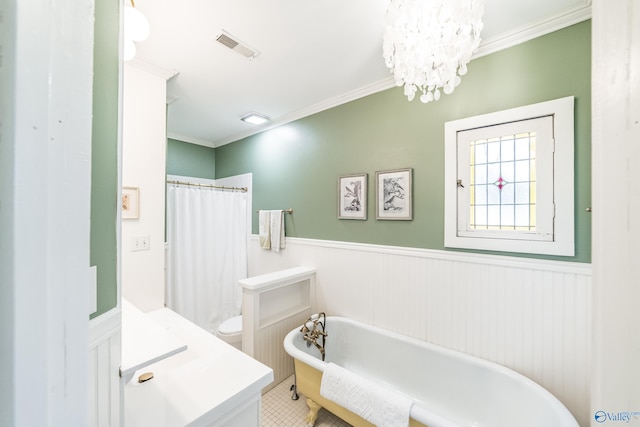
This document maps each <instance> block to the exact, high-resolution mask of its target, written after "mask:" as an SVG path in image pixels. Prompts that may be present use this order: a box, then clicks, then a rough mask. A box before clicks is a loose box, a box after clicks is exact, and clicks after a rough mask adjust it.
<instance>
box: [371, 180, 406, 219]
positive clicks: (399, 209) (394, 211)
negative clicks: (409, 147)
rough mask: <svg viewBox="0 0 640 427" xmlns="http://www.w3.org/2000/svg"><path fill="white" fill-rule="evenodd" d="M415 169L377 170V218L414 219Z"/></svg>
mask: <svg viewBox="0 0 640 427" xmlns="http://www.w3.org/2000/svg"><path fill="white" fill-rule="evenodd" d="M412 175H413V169H412V168H404V169H394V170H386V171H377V172H376V219H379V220H400V221H411V220H413V188H412V187H413V183H412V180H413V177H412Z"/></svg>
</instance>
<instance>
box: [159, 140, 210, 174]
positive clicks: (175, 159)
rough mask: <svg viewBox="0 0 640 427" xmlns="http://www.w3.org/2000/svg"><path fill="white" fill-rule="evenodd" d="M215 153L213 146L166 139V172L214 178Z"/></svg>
mask: <svg viewBox="0 0 640 427" xmlns="http://www.w3.org/2000/svg"><path fill="white" fill-rule="evenodd" d="M215 162H216V154H215V150H214V149H213V148H209V147H203V146H201V145H194V144H189V143H187V142H182V141H178V140H175V139H169V140H167V174H168V175H183V176H193V177H196V178H207V179H214V178H215V176H216V174H215V171H216V169H215V167H216V164H215Z"/></svg>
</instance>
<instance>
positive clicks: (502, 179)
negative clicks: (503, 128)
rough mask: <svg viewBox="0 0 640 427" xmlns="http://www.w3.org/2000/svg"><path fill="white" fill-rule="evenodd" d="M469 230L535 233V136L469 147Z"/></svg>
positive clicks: (522, 135) (480, 141)
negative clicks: (533, 231)
mask: <svg viewBox="0 0 640 427" xmlns="http://www.w3.org/2000/svg"><path fill="white" fill-rule="evenodd" d="M469 161H470V164H469V168H470V170H469V179H470V182H469V185H470V188H469V198H470V199H469V228H470V229H473V230H478V229H483V230H519V231H532V230H535V229H536V214H535V206H536V133H535V132H527V133H520V134H511V135H504V136H500V137H495V138H490V139H478V140H473V141H470V143H469Z"/></svg>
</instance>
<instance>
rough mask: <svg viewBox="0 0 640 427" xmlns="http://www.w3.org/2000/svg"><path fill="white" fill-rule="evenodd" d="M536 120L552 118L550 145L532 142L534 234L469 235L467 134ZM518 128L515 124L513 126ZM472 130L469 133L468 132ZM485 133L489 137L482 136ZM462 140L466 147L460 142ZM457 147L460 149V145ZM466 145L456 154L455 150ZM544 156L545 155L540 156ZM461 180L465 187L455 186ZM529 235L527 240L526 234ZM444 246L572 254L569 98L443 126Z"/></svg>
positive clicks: (494, 232)
mask: <svg viewBox="0 0 640 427" xmlns="http://www.w3.org/2000/svg"><path fill="white" fill-rule="evenodd" d="M540 117H550V118H551V119H552V126H553V130H552V135H551V139H548V138H547V139H548V140H549V144H550V145H546V144H544V145H543V144H541V141H542V140H544V138H541V139H540V140H538V139H537V144H536V145H537V150H536V151H537V153H538V154H539V155H540V161H536V171H537V180H536V181H537V184H536V185H537V196H536V202H540V203H537V204H536V206H537V207H536V223H537V225H539V227H537V232H536V233H529V234H528V233H523V232H517V231H505V230H472V229H470V228H469V227H468V216H469V203H470V202H469V186H468V185H466V186H464V185H465V182H466V183H468V182H469V180H468V178H469V154H468V152H469V149H468V141H469V138H468V136H469V135H473V134H475V135H483V136H482V137H483V138H485V137H487V135H490V136H502V135H499V134H497V133H496V134H493V135H491V132H493V130H492V129H497V128H498V125H506V126H507V127H508V126H509V125H510V124H512V123H514V124H515V123H517V122H521V121H524V120H530V119H535V118H540ZM516 126H517V125H516ZM470 131H472V132H470ZM487 132H488V133H487ZM463 137H464V138H466V141H467V142H462V141H460V140H461V139H462V138H463ZM459 143H460V144H459ZM461 144H467V145H466V147H464V148H462V149H459V148H458V147H459V145H461ZM545 153H546V154H545ZM459 180H460V182H461V184H462V185H463V186H464V187H461V186H459V185H458V181H459ZM527 234H528V235H527ZM444 245H445V247H451V248H463V249H479V250H492V251H503V252H518V253H532V254H546V255H560V256H574V255H575V239H574V97H572V96H570V97H566V98H560V99H556V100H552V101H547V102H541V103H538V104H532V105H527V106H524V107H518V108H512V109H509V110H504V111H498V112H495V113H489V114H483V115H479V116H474V117H469V118H465V119H460V120H454V121H451V122H447V123H445V235H444Z"/></svg>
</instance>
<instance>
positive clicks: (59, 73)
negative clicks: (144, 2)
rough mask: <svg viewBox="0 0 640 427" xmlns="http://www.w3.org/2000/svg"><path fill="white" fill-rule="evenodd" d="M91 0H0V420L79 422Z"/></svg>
mask: <svg viewBox="0 0 640 427" xmlns="http://www.w3.org/2000/svg"><path fill="white" fill-rule="evenodd" d="M93 6H94V2H93V0H82V1H76V0H60V1H55V2H53V1H51V0H34V1H29V2H24V1H20V2H18V1H17V0H13V1H12V0H9V1H2V2H0V52H1V53H0V57H1V60H0V94H1V95H0V366H2V372H1V373H0V396H1V398H0V424H2V425H3V426H42V427H48V426H52V427H55V426H71V427H75V426H84V425H86V422H87V416H88V411H87V402H88V399H87V378H86V377H87V371H88V362H87V347H88V340H89V338H88V336H89V319H88V300H89V293H88V289H89V234H90V222H89V221H90V205H91V201H90V191H91V112H92V92H93V91H92V84H93V78H92V69H93Z"/></svg>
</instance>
